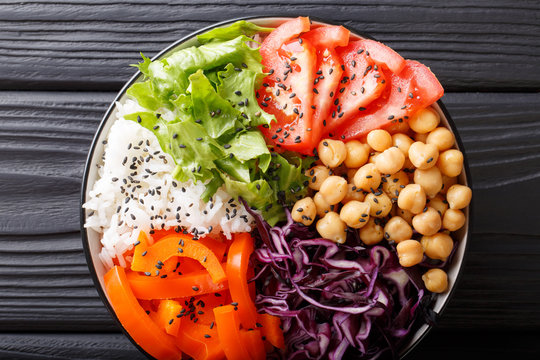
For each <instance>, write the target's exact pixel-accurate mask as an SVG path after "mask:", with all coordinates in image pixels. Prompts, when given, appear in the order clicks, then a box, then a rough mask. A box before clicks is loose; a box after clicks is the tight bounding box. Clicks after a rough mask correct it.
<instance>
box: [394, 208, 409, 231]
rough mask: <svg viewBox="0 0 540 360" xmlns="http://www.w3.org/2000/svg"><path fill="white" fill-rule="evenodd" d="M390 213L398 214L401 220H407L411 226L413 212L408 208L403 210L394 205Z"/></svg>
mask: <svg viewBox="0 0 540 360" xmlns="http://www.w3.org/2000/svg"><path fill="white" fill-rule="evenodd" d="M392 215H394V216H399V217H400V218H402V219H403V220H405V221H406V222H407V224H409V225H411V226H412V218H413V217H414V214H413V213H412V212H410V211H409V210H403V209H400V208H399V207H397V206H394V209H393V211H392Z"/></svg>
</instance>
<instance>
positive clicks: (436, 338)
mask: <svg viewBox="0 0 540 360" xmlns="http://www.w3.org/2000/svg"><path fill="white" fill-rule="evenodd" d="M275 13H283V14H288V15H311V16H317V17H321V18H325V19H328V20H333V21H337V22H341V23H344V24H346V25H350V26H352V27H354V28H356V29H358V30H361V31H364V32H367V33H370V34H372V35H373V36H375V37H376V38H377V39H379V40H381V41H383V42H385V43H387V44H388V45H390V46H391V47H393V48H394V49H396V50H397V51H398V52H400V53H401V54H402V55H404V56H405V57H407V58H412V59H418V60H420V61H422V62H423V63H425V64H427V65H428V66H430V67H431V68H432V70H433V71H434V72H435V73H436V74H437V76H438V77H439V79H440V81H441V83H442V84H443V86H444V87H445V89H446V91H447V93H446V95H445V96H444V98H443V101H444V102H445V103H446V105H447V107H448V109H449V111H450V112H451V114H452V116H453V117H454V119H455V121H456V124H457V126H458V128H459V132H460V134H461V136H462V139H463V141H464V143H465V149H466V152H467V154H468V156H469V160H470V166H471V170H472V177H473V187H474V204H473V205H474V214H473V216H474V218H473V226H472V236H471V238H470V247H469V252H468V255H467V261H466V266H465V269H464V275H463V277H462V280H461V282H460V283H459V285H458V290H457V291H456V292H455V295H454V297H453V299H452V301H451V303H450V305H449V307H448V308H447V310H446V312H445V313H444V316H443V318H442V320H441V321H440V324H439V326H438V328H437V329H435V330H434V331H433V332H431V333H430V335H429V336H428V337H427V338H426V339H425V340H424V341H423V343H422V344H421V346H419V348H418V349H417V351H416V352H415V353H414V355H413V357H412V358H414V359H432V358H435V357H436V358H439V359H441V358H442V359H451V358H460V357H467V358H469V356H470V358H473V357H477V358H480V359H494V358H505V359H506V358H516V359H533V358H538V357H539V354H540V341H538V337H539V336H540V215H539V208H540V205H539V204H540V191H539V187H540V94H539V92H538V90H539V89H540V3H539V1H538V0H531V1H514V0H507V1H493V0H486V1H475V0H472V1H471V0H458V1H440V2H434V1H432V0H402V1H397V0H396V1H386V0H374V1H360V0H353V1H349V0H309V1H298V0H272V1H269V0H257V1H249V2H246V1H231V0H191V1H153V2H150V1H140V2H136V1H124V0H107V1H103V0H97V1H90V0H59V1H54V2H48V1H45V0H33V1H28V2H25V1H23V2H21V1H10V0H3V1H2V2H1V3H0V358H2V359H40V358H44V359H138V358H142V355H140V354H139V353H138V352H137V350H136V349H135V348H134V347H133V346H132V345H131V343H130V342H129V341H128V340H127V339H126V338H125V337H124V336H123V335H122V334H121V333H119V330H118V328H117V327H116V326H115V324H114V323H113V321H112V319H111V317H110V316H109V314H108V313H107V311H106V310H105V308H104V306H103V305H102V303H101V301H100V299H99V297H98V295H97V292H96V290H95V289H94V286H93V284H92V281H91V279H90V276H89V273H88V268H87V266H86V262H85V259H84V256H83V251H82V246H81V239H80V233H79V192H80V185H81V177H82V172H83V165H84V161H85V158H86V154H87V151H88V148H89V145H90V142H91V139H92V136H93V134H94V132H95V130H96V128H97V126H98V123H99V121H100V120H101V118H102V116H103V114H104V112H105V110H106V108H107V106H108V104H109V103H110V101H112V99H113V98H114V96H115V94H116V92H117V91H118V90H119V89H120V88H121V87H122V84H123V83H124V82H125V81H127V79H128V78H129V77H130V76H131V75H132V74H133V73H134V69H133V68H131V67H129V66H128V65H129V64H132V63H136V62H137V61H138V60H139V51H142V52H144V53H145V54H146V55H153V54H155V53H157V52H158V51H159V50H160V49H162V48H164V47H165V46H167V45H168V44H170V43H172V42H173V41H174V40H176V39H178V38H180V37H182V36H184V35H186V34H188V33H190V32H192V31H194V30H196V29H198V28H200V27H202V26H205V25H208V24H211V23H212V22H217V21H221V20H225V19H228V18H234V17H238V16H246V15H270V14H275Z"/></svg>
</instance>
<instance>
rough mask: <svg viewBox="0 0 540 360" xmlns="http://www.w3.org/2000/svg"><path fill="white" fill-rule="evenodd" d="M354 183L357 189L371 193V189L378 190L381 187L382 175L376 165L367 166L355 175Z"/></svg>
mask: <svg viewBox="0 0 540 360" xmlns="http://www.w3.org/2000/svg"><path fill="white" fill-rule="evenodd" d="M353 182H354V185H356V187H357V188H359V189H362V190H364V191H371V189H377V188H378V187H379V185H380V183H381V173H380V172H379V170H377V167H376V166H375V165H374V164H366V165H364V166H362V167H361V168H360V169H358V171H357V172H356V174H354V179H353Z"/></svg>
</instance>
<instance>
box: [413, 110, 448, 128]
mask: <svg viewBox="0 0 540 360" xmlns="http://www.w3.org/2000/svg"><path fill="white" fill-rule="evenodd" d="M440 121H441V117H440V116H439V114H438V113H437V112H436V111H435V110H434V109H432V108H430V107H427V108H425V109H422V110H420V111H418V112H417V113H416V114H415V115H414V116H413V117H412V118H411V119H410V120H409V126H410V127H411V129H413V130H414V131H415V132H417V133H419V134H426V133H428V132H430V131H431V130H433V129H435V128H436V127H437V125H439V122H440Z"/></svg>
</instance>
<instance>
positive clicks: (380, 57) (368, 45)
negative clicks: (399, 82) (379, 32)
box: [359, 39, 405, 74]
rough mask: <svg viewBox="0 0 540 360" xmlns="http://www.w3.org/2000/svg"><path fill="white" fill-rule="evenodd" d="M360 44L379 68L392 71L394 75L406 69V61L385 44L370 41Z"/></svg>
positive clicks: (362, 41) (365, 40)
mask: <svg viewBox="0 0 540 360" xmlns="http://www.w3.org/2000/svg"><path fill="white" fill-rule="evenodd" d="M359 42H360V44H361V47H362V48H363V49H365V51H366V54H367V55H368V56H369V57H371V59H372V60H373V61H374V62H375V63H376V64H378V65H379V66H382V67H383V68H385V69H387V70H390V71H391V72H393V73H394V74H399V73H400V72H401V70H403V69H404V68H405V59H403V57H402V56H401V55H399V54H398V53H397V52H395V51H394V50H392V49H391V48H389V47H388V46H386V45H384V44H383V43H380V42H378V41H375V40H369V39H364V40H360V41H359Z"/></svg>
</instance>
